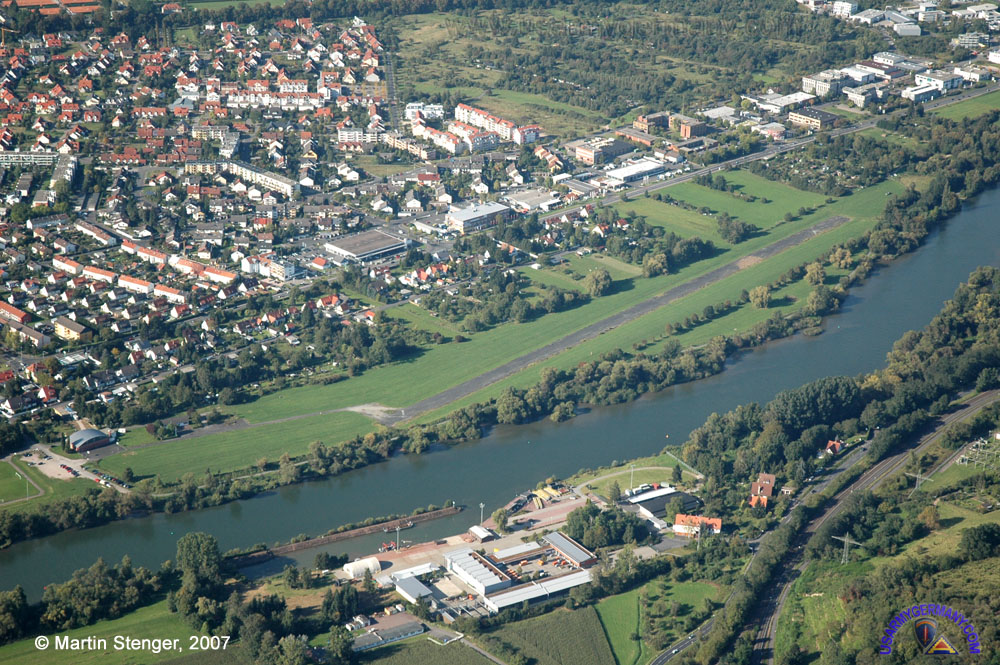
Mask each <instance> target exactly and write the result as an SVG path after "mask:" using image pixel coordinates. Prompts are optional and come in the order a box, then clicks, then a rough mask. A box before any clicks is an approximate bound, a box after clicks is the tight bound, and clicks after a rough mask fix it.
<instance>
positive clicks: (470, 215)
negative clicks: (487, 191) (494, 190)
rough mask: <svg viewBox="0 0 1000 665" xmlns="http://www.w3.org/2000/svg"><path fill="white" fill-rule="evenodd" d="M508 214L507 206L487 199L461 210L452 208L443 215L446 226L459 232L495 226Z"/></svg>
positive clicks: (509, 213) (509, 211) (509, 210)
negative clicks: (484, 201)
mask: <svg viewBox="0 0 1000 665" xmlns="http://www.w3.org/2000/svg"><path fill="white" fill-rule="evenodd" d="M510 216H511V209H510V208H509V207H507V206H505V205H504V204H502V203H496V202H495V201H487V202H486V203H475V204H473V205H471V206H469V207H468V208H463V209H461V210H453V211H452V212H449V213H448V214H447V215H446V216H445V221H446V222H447V223H448V228H450V229H452V230H454V231H458V232H460V233H469V232H470V231H478V230H479V229H485V228H486V227H487V226H496V225H497V224H498V223H500V222H501V221H504V220H506V219H509V218H510Z"/></svg>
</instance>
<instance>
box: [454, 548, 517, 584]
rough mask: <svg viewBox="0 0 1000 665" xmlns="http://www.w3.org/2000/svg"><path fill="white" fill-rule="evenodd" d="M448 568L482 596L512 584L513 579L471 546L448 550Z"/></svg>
mask: <svg viewBox="0 0 1000 665" xmlns="http://www.w3.org/2000/svg"><path fill="white" fill-rule="evenodd" d="M444 558H445V561H446V562H447V565H448V570H450V571H451V572H453V573H455V575H457V576H458V577H459V579H461V580H462V581H463V582H465V583H466V584H468V585H469V586H470V587H471V588H472V589H474V590H475V591H476V593H478V594H479V595H481V596H485V595H488V594H491V593H494V592H496V591H500V590H501V589H506V588H507V587H509V586H510V585H511V579H510V577H509V576H508V575H507V573H505V572H503V571H502V570H500V569H499V568H497V567H496V566H494V565H493V564H492V563H490V562H489V561H488V560H487V559H486V558H485V557H483V556H482V555H480V554H478V553H476V552H474V551H473V550H472V548H471V547H463V548H462V549H459V550H455V551H454V552H448V553H447V554H445V555H444Z"/></svg>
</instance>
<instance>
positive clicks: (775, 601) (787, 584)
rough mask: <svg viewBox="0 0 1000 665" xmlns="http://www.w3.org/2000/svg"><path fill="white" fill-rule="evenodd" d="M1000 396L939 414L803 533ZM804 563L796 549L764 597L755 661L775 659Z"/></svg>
mask: <svg viewBox="0 0 1000 665" xmlns="http://www.w3.org/2000/svg"><path fill="white" fill-rule="evenodd" d="M998 399H1000V390H989V391H986V392H983V393H980V394H979V395H976V396H975V397H973V398H971V399H969V400H968V402H967V403H966V406H964V407H963V408H961V409H958V410H957V411H954V412H952V413H949V414H947V415H945V416H944V417H942V418H940V420H939V422H938V424H937V425H936V426H935V428H934V430H933V431H931V432H930V433H928V434H926V435H925V436H923V437H922V438H921V439H920V440H919V442H918V443H917V445H916V447H914V448H911V449H907V450H903V451H901V452H899V453H896V454H895V455H892V456H890V457H887V458H885V459H884V460H882V461H881V462H879V463H878V464H876V465H875V466H873V467H872V468H870V469H868V471H866V472H865V473H863V474H862V475H861V477H860V478H858V479H857V480H855V481H854V482H853V483H851V484H850V485H848V486H847V487H845V488H843V489H842V490H841V491H840V492H839V493H838V494H837V495H836V496H835V497H834V503H833V504H832V505H831V506H830V507H829V508H828V509H827V510H826V511H824V513H823V514H822V515H820V516H819V517H817V518H816V519H814V520H813V521H812V522H811V523H810V524H809V526H808V527H806V530H805V531H804V532H803V536H808V535H810V534H813V533H815V532H816V531H817V530H818V529H819V528H820V527H821V526H823V524H825V523H826V522H827V521H828V520H830V519H832V518H833V517H835V516H836V515H838V514H839V513H840V512H841V511H842V510H843V508H844V506H845V505H846V502H847V500H848V498H849V497H850V495H851V494H853V493H854V492H855V491H863V490H874V489H876V488H877V487H878V486H879V485H881V484H882V482H883V481H885V479H886V478H888V477H890V476H892V475H893V474H895V473H896V472H897V471H899V470H900V469H901V468H902V467H903V466H904V465H906V463H907V462H908V461H909V459H910V451H911V450H912V451H913V452H914V453H915V454H916V455H917V456H919V455H920V453H921V452H923V451H924V450H925V449H927V448H928V447H930V446H931V445H933V444H935V443H936V442H937V441H938V440H939V439H940V438H941V437H942V436H943V435H944V432H945V430H946V429H947V428H948V426H949V425H951V424H952V423H955V422H958V421H961V420H965V419H966V418H969V417H971V416H973V415H975V414H976V413H978V412H979V411H980V410H981V409H983V408H985V407H987V406H989V405H990V404H992V403H994V402H996V401H997V400H998ZM805 566H806V563H805V562H804V561H803V558H802V554H801V552H800V551H799V550H796V554H795V555H794V556H793V557H791V558H790V559H789V560H788V562H787V563H786V564H785V569H784V570H783V571H782V572H781V575H780V577H779V581H780V582H781V583H782V586H781V588H780V591H775V592H772V594H771V595H769V596H768V597H767V598H765V599H764V601H763V603H762V605H763V606H762V607H761V608H760V611H759V612H758V614H757V615H758V616H759V617H760V622H761V623H760V628H759V629H758V632H757V640H756V642H755V643H754V656H755V658H754V660H755V662H757V663H764V664H770V663H772V662H773V661H774V636H775V632H776V630H777V627H778V618H779V617H780V616H781V612H782V610H783V609H784V606H785V601H786V600H787V599H788V594H789V591H790V590H791V587H792V584H793V583H794V582H795V580H796V579H797V578H798V576H799V574H800V573H801V572H802V571H803V570H805ZM772 589H777V587H776V586H774V585H772Z"/></svg>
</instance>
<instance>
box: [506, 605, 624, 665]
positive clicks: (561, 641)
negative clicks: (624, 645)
mask: <svg viewBox="0 0 1000 665" xmlns="http://www.w3.org/2000/svg"><path fill="white" fill-rule="evenodd" d="M491 635H494V636H496V637H499V638H500V639H501V640H503V641H504V642H507V643H508V644H510V645H511V646H513V647H514V648H515V649H517V650H518V651H519V652H520V653H522V654H523V655H524V656H525V657H526V658H528V659H529V662H534V663H535V664H536V665H566V664H567V663H572V664H573V665H609V664H610V663H613V662H615V660H614V655H613V654H612V653H611V647H610V646H609V645H608V640H607V639H606V638H605V637H604V629H603V628H602V626H601V620H600V619H599V618H598V615H597V611H596V610H595V609H594V608H593V607H585V608H583V609H579V610H572V611H571V610H562V609H560V610H556V611H554V612H550V613H549V614H544V615H542V616H540V617H536V618H534V619H528V620H526V621H518V622H515V623H510V624H507V625H505V626H503V627H502V628H500V629H499V630H496V631H494V632H493V633H491Z"/></svg>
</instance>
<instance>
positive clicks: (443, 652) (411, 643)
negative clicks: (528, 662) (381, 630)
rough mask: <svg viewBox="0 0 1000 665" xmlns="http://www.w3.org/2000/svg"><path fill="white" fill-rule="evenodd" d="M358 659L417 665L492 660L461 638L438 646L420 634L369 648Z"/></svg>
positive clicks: (480, 664) (475, 664)
mask: <svg viewBox="0 0 1000 665" xmlns="http://www.w3.org/2000/svg"><path fill="white" fill-rule="evenodd" d="M358 662H359V663H373V664H374V665H419V664H421V663H428V664H429V663H434V665H490V664H491V662H492V661H490V660H489V659H488V658H486V657H485V656H481V655H480V654H478V653H476V652H475V651H473V650H472V649H471V648H469V647H467V646H465V645H464V644H462V643H461V642H451V643H450V644H446V645H444V646H441V645H439V644H434V643H433V642H431V641H430V640H429V639H427V637H426V636H423V635H421V636H417V637H411V638H410V639H408V640H403V641H402V642H396V643H395V644H387V645H386V646H384V647H379V648H377V649H373V650H372V651H369V652H367V653H365V654H363V655H361V656H360V657H359V658H358Z"/></svg>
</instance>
